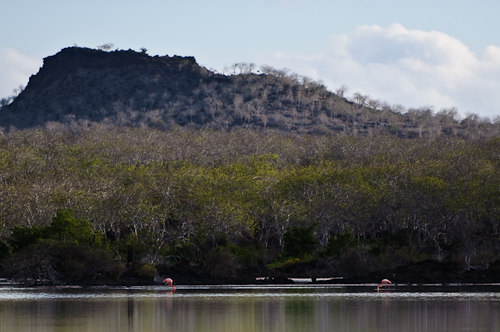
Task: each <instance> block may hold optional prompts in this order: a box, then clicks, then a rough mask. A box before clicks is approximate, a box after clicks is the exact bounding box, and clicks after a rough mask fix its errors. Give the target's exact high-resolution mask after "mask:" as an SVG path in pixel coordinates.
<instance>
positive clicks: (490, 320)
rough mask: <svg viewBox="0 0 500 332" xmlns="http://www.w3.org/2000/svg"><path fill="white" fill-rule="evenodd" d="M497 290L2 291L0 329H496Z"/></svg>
mask: <svg viewBox="0 0 500 332" xmlns="http://www.w3.org/2000/svg"><path fill="white" fill-rule="evenodd" d="M499 289H500V286H468V287H462V286H457V287H449V286H448V287H443V286H435V287H425V288H419V287H393V288H392V290H391V291H390V292H387V293H377V292H376V291H375V290H374V286H373V285H368V286H364V287H343V286H336V287H332V286H321V287H311V286H299V287H297V286H274V287H273V286H269V287H261V286H251V287H249V286H233V287H209V286H205V287H178V289H177V291H176V292H170V291H166V290H165V289H164V288H162V287H133V288H93V289H67V288H59V289H58V288H46V289H38V288H37V289H28V288H27V289H20V288H0V331H9V332H17V331H23V332H31V331H37V332H48V331H51V332H52V331H75V332H80V331H96V332H99V331H106V332H113V331H120V332H124V331H172V332H177V331H178V332H181V331H182V332H189V331H197V332H198V331H201V332H205V331H207V332H208V331H222V332H223V331H231V332H237V331H249V332H250V331H283V332H285V331H286V332H294V331H471V330H472V331H499V330H500V329H499V328H500V324H499V322H500V316H499V309H500V308H499V307H500V293H499V292H498V290H499Z"/></svg>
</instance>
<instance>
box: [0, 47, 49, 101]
mask: <svg viewBox="0 0 500 332" xmlns="http://www.w3.org/2000/svg"><path fill="white" fill-rule="evenodd" d="M40 66H41V59H32V58H30V57H29V56H26V55H24V54H21V53H20V52H18V51H17V50H15V49H12V48H5V47H4V48H0V98H5V97H8V96H11V95H12V94H13V90H14V89H17V88H18V87H19V85H23V86H26V84H28V80H29V77H30V76H31V75H34V74H36V73H37V72H38V69H39V67H40Z"/></svg>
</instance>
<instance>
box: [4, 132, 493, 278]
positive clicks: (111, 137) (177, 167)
mask: <svg viewBox="0 0 500 332" xmlns="http://www.w3.org/2000/svg"><path fill="white" fill-rule="evenodd" d="M104 129H106V128H104ZM104 129H103V128H100V129H99V128H91V129H88V131H82V132H76V133H74V134H69V133H61V132H52V133H51V132H48V131H43V130H36V131H35V130H33V131H19V132H18V133H12V134H8V135H5V136H4V137H2V140H0V173H1V174H2V178H1V181H0V195H1V197H2V200H0V221H1V223H2V224H1V229H0V232H1V233H0V235H1V239H2V241H3V242H4V243H5V244H6V245H7V249H5V248H3V252H4V256H3V260H4V263H5V260H7V259H9V258H12V257H17V258H18V259H19V260H20V261H19V264H17V265H16V264H14V265H13V266H17V267H18V268H19V269H20V266H22V265H23V264H24V263H23V264H21V262H25V263H26V264H25V265H26V266H32V267H33V268H34V269H35V270H37V269H38V270H37V271H42V270H43V271H45V272H44V273H45V274H47V275H48V274H50V273H52V272H50V271H51V268H49V266H51V267H52V268H53V267H55V266H57V267H58V270H57V272H58V273H59V276H57V277H54V278H56V279H57V278H63V277H64V276H66V275H67V276H68V278H76V279H78V278H83V277H82V276H84V275H88V271H89V269H88V265H87V263H82V262H84V259H89V260H90V259H91V258H90V257H85V258H84V259H83V258H82V259H80V258H75V257H83V256H79V255H80V254H78V255H77V254H76V252H79V251H84V249H83V248H89V249H88V252H89V253H92V254H95V255H97V256H100V255H104V254H102V253H101V252H98V251H92V250H93V249H92V248H95V249H96V250H97V249H102V250H103V252H105V253H107V254H109V257H111V258H110V259H111V260H110V261H111V262H113V264H111V263H109V264H110V265H114V266H116V271H117V272H116V274H117V275H119V274H120V273H121V272H120V269H121V268H123V265H122V264H125V263H126V262H127V257H128V256H129V253H130V252H132V253H133V261H135V262H136V263H138V264H144V263H147V264H151V265H155V264H163V263H165V262H169V263H174V264H175V263H181V262H182V263H187V262H189V263H191V262H196V263H200V265H203V264H207V262H210V264H211V265H214V266H216V265H217V260H216V259H215V258H214V257H225V258H224V259H225V261H226V262H227V266H226V267H223V266H222V265H221V266H220V268H218V271H219V272H216V273H217V274H218V275H220V276H231V275H233V274H234V271H238V269H240V268H243V267H256V266H265V265H266V264H268V263H269V262H273V263H271V264H270V265H269V266H270V267H273V266H274V268H282V267H286V266H289V265H290V264H297V262H300V263H303V262H306V261H308V260H313V259H318V258H321V259H325V260H327V259H328V260H330V261H332V263H331V264H332V266H335V267H339V270H342V271H345V272H346V273H350V274H356V273H357V272H356V269H357V268H360V269H361V270H360V271H366V270H367V269H368V270H369V269H377V268H380V267H381V266H386V265H388V264H396V265H397V264H405V263H407V262H418V261H420V260H422V259H424V258H429V259H439V260H451V259H453V260H456V261H462V262H466V261H467V262H468V263H467V264H469V265H470V266H474V265H481V264H483V265H484V264H487V263H488V262H492V261H494V260H496V259H498V254H497V253H498V252H500V250H499V249H500V244H499V242H498V236H497V234H500V222H499V218H498V216H499V215H500V198H499V197H500V189H499V188H500V175H499V174H500V172H498V169H500V154H499V152H498V151H499V150H498V142H497V140H495V139H492V140H489V141H479V140H477V141H476V140H463V139H459V138H455V139H441V140H429V139H425V140H423V139H422V140H419V139H416V140H412V141H409V140H403V139H398V138H396V137H393V136H380V137H377V139H364V138H353V137H323V136H321V137H319V136H310V135H288V134H287V135H284V134H278V133H276V132H272V131H268V132H263V133H260V134H257V133H255V132H253V131H235V132H217V131H199V132H196V131H187V130H178V131H172V132H160V131H155V130H153V131H152V130H135V129H121V130H116V129H114V130H108V129H109V128H107V129H106V130H104ZM54 211H57V212H56V214H55V216H54ZM73 211H75V212H73ZM2 241H0V243H1V242H2ZM63 246H67V247H65V248H66V250H67V251H68V252H73V253H74V255H73V254H72V255H71V256H68V257H64V259H63V258H61V256H58V258H57V259H59V260H60V261H61V262H65V263H64V264H62V263H61V264H53V263H50V264H49V265H43V264H42V265H43V267H42V265H40V264H39V263H36V262H35V261H33V259H34V258H30V257H28V255H27V253H28V252H30V253H31V254H33V255H34V256H33V257H36V258H38V259H42V258H43V257H41V256H39V255H38V253H36V252H34V250H35V248H37V250H39V252H40V253H45V254H50V255H51V256H47V257H56V255H55V253H54V251H55V250H56V249H57V248H59V249H60V248H63ZM70 247H73V248H78V250H76V249H75V251H72V250H70V249H68V248H70ZM130 249H132V250H131V251H130ZM0 251H2V250H0ZM277 257H278V259H276V258H277ZM0 259H1V255H0ZM114 259H117V260H118V262H116V263H115V262H114ZM42 261H43V259H42ZM49 261H50V262H55V261H56V258H54V259H53V260H52V258H51V259H50V260H49ZM46 262H48V261H46ZM44 264H45V263H44ZM3 265H5V264H3ZM120 266H121V268H120ZM340 267H342V268H340ZM69 271H74V273H73V274H71V272H69ZM121 271H123V270H121ZM40 273H41V272H40ZM106 273H112V272H106ZM113 273H114V272H113Z"/></svg>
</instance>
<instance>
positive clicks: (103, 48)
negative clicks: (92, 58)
mask: <svg viewBox="0 0 500 332" xmlns="http://www.w3.org/2000/svg"><path fill="white" fill-rule="evenodd" d="M114 46H115V45H114V44H112V43H106V44H102V45H99V46H97V49H98V50H101V51H105V52H109V51H110V50H111V49H112V48H113V47H114Z"/></svg>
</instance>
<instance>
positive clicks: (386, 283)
mask: <svg viewBox="0 0 500 332" xmlns="http://www.w3.org/2000/svg"><path fill="white" fill-rule="evenodd" d="M389 284H391V281H390V280H389V279H382V282H381V283H380V285H378V286H377V292H378V291H379V290H380V287H384V286H389Z"/></svg>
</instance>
